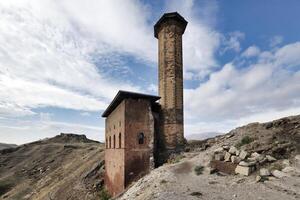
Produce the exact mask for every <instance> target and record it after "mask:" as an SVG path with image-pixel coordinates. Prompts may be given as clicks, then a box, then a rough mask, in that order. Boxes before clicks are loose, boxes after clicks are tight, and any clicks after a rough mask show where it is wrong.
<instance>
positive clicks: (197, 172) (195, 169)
mask: <svg viewBox="0 0 300 200" xmlns="http://www.w3.org/2000/svg"><path fill="white" fill-rule="evenodd" d="M203 170H204V167H203V166H202V165H198V166H196V167H195V168H194V171H195V173H196V175H197V176H199V175H200V174H202V173H203Z"/></svg>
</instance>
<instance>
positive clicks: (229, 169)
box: [210, 160, 237, 174]
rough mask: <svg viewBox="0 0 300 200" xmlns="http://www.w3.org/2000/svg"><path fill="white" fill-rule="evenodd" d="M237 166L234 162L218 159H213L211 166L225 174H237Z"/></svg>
mask: <svg viewBox="0 0 300 200" xmlns="http://www.w3.org/2000/svg"><path fill="white" fill-rule="evenodd" d="M236 166H237V164H234V163H232V162H223V161H218V160H213V161H211V162H210V167H211V168H213V169H216V170H217V171H219V172H222V173H225V174H235V168H236Z"/></svg>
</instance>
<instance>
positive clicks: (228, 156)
mask: <svg viewBox="0 0 300 200" xmlns="http://www.w3.org/2000/svg"><path fill="white" fill-rule="evenodd" d="M230 158H231V154H230V153H228V152H226V153H225V157H224V160H225V162H229V161H230Z"/></svg>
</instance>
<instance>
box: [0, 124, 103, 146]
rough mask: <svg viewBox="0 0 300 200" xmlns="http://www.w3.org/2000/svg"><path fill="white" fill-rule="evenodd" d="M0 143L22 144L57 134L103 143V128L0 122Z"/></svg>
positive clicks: (78, 125)
mask: <svg viewBox="0 0 300 200" xmlns="http://www.w3.org/2000/svg"><path fill="white" fill-rule="evenodd" d="M0 129H1V132H0V141H1V142H3V143H14V144H24V143H28V142H32V141H36V140H40V139H45V138H50V137H54V136H55V135H58V134H59V133H76V134H85V135H86V136H87V137H88V138H90V139H93V140H97V141H104V128H103V127H97V126H88V125H80V124H75V123H64V122H57V121H40V122H38V123H37V122H35V121H19V120H16V121H13V122H10V123H9V122H7V121H6V122H0Z"/></svg>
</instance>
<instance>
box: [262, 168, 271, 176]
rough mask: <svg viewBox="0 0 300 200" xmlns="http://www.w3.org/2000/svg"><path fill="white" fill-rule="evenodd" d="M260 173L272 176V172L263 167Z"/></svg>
mask: <svg viewBox="0 0 300 200" xmlns="http://www.w3.org/2000/svg"><path fill="white" fill-rule="evenodd" d="M259 175H260V176H270V175H271V173H270V171H269V170H268V169H266V168H262V169H260V170H259Z"/></svg>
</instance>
